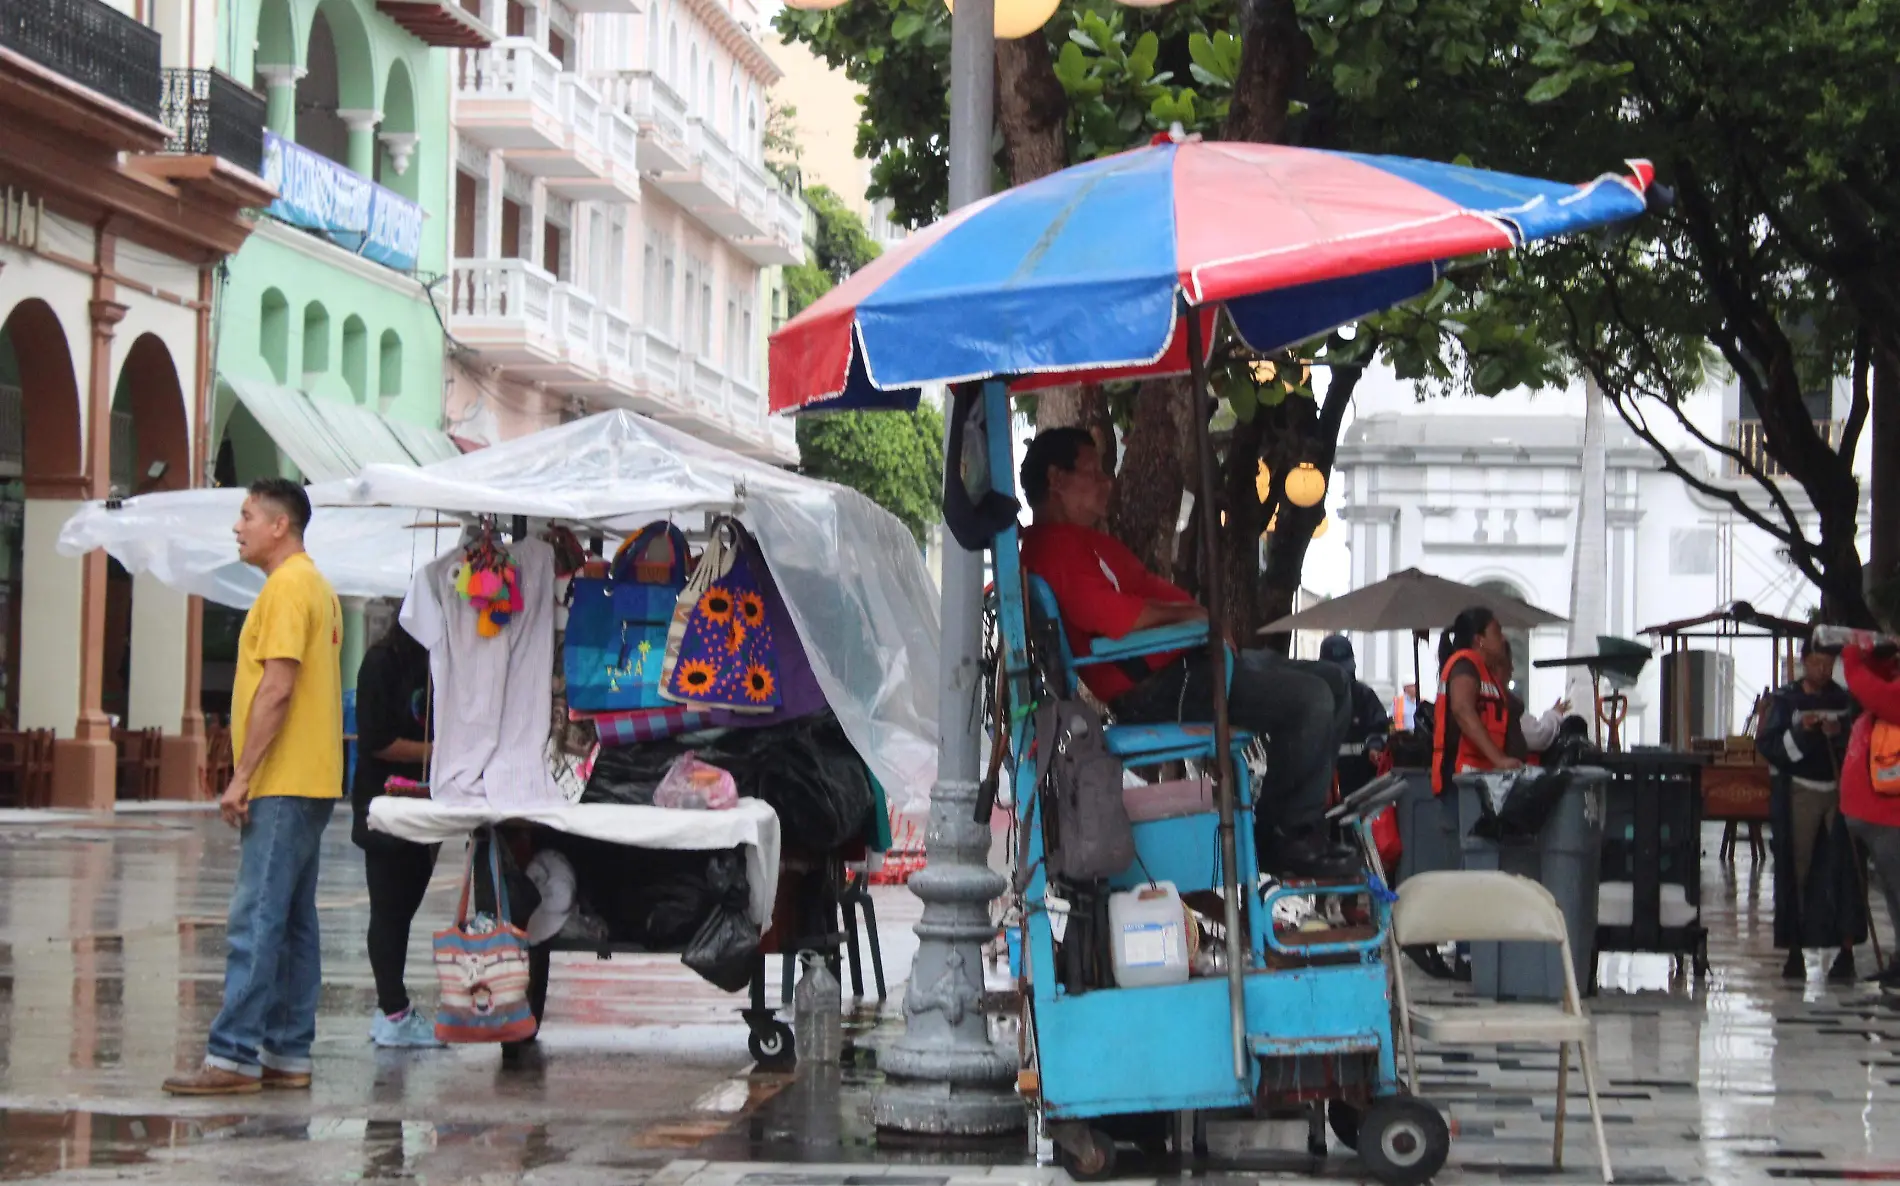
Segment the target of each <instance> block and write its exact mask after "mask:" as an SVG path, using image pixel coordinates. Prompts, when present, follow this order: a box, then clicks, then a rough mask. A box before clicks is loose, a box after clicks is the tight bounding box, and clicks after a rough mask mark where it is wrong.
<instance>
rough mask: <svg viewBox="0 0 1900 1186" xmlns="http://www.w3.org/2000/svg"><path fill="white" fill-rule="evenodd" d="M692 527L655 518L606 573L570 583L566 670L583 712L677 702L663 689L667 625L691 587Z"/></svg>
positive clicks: (572, 702) (571, 703)
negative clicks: (688, 574) (688, 534)
mask: <svg viewBox="0 0 1900 1186" xmlns="http://www.w3.org/2000/svg"><path fill="white" fill-rule="evenodd" d="M686 558H687V546H686V535H685V533H684V532H682V531H680V529H679V528H677V527H675V526H673V525H672V524H671V523H651V524H648V525H647V526H646V527H644V528H642V529H641V531H640V534H638V535H636V536H634V537H633V538H632V539H629V540H627V541H626V542H625V543H623V544H621V545H620V549H619V550H618V551H617V552H615V553H614V559H613V567H612V569H611V570H610V571H609V574H608V575H607V576H606V577H604V578H603V577H585V576H578V577H575V578H574V580H573V583H572V584H571V585H570V586H569V597H568V610H567V636H566V641H565V642H564V643H563V644H562V649H561V661H562V670H563V672H564V673H565V674H566V676H567V704H568V707H569V708H573V709H579V710H581V711H583V712H620V711H625V710H628V709H642V708H665V707H671V706H670V705H669V704H668V702H667V700H666V698H665V697H663V696H662V695H661V694H660V679H661V676H662V674H663V669H664V667H665V662H666V633H667V627H668V626H669V625H670V624H671V622H672V620H673V607H674V605H675V604H676V603H677V602H678V601H679V595H680V590H682V589H684V588H685V587H686Z"/></svg>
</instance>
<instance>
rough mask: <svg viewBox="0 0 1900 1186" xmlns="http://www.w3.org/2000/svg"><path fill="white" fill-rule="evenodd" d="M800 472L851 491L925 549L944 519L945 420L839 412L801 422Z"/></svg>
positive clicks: (927, 409)
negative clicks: (932, 530) (894, 519)
mask: <svg viewBox="0 0 1900 1186" xmlns="http://www.w3.org/2000/svg"><path fill="white" fill-rule="evenodd" d="M798 453H799V457H800V458H801V461H800V465H799V469H800V470H801V472H803V473H806V474H808V475H810V476H812V477H815V478H823V479H825V480H826V481H830V482H836V483H838V484H839V485H841V486H849V487H851V488H852V489H853V490H856V491H858V492H859V493H860V494H863V495H864V496H865V497H867V498H869V499H871V501H873V502H875V503H877V504H878V505H879V506H881V507H883V508H884V509H885V510H887V511H889V512H890V513H891V514H893V515H896V516H897V518H898V519H899V520H901V521H902V522H903V524H904V526H906V527H908V528H910V533H911V534H912V535H913V536H915V537H916V538H917V542H918V544H919V545H921V544H922V543H923V542H924V538H925V533H926V532H927V531H928V530H929V528H930V526H931V524H933V523H935V522H937V520H938V519H939V518H940V517H941V516H940V510H941V504H940V499H941V496H942V490H943V469H942V460H941V459H942V457H943V416H942V415H941V414H940V413H939V412H938V411H937V410H936V409H935V408H932V407H931V406H930V405H928V404H924V405H921V406H919V407H918V409H917V410H916V411H915V412H912V413H909V414H905V413H901V412H838V413H835V414H832V415H819V416H803V417H800V418H799V420H798Z"/></svg>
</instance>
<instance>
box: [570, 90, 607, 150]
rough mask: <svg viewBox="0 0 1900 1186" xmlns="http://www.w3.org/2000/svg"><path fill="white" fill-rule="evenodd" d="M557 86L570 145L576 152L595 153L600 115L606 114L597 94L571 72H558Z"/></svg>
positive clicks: (597, 148)
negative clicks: (568, 131) (568, 132)
mask: <svg viewBox="0 0 1900 1186" xmlns="http://www.w3.org/2000/svg"><path fill="white" fill-rule="evenodd" d="M559 86H560V96H561V102H560V112H561V120H562V122H563V123H565V124H566V125H567V126H568V128H569V129H570V131H571V132H572V134H573V139H572V141H571V147H572V148H573V149H574V150H575V151H576V152H582V153H589V154H595V153H598V152H599V151H600V148H601V123H602V117H603V116H604V115H605V114H606V112H605V111H604V110H603V109H602V107H601V105H600V95H599V94H598V93H596V92H595V90H594V88H593V87H590V86H588V85H587V84H586V83H584V82H582V81H581V80H580V79H579V78H577V77H576V76H574V75H572V74H565V73H564V74H562V75H561V77H560V83H559Z"/></svg>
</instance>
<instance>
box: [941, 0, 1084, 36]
mask: <svg viewBox="0 0 1900 1186" xmlns="http://www.w3.org/2000/svg"><path fill="white" fill-rule="evenodd" d="M1061 3H1062V0H996V38H997V40H999V41H1014V40H1016V39H1017V38H1019V37H1027V36H1029V35H1030V34H1031V33H1034V32H1035V31H1036V30H1038V29H1040V28H1042V27H1043V26H1044V25H1046V24H1048V23H1049V18H1050V17H1052V16H1054V15H1055V14H1056V8H1057V7H1058V6H1059V5H1060V4H1061ZM943 6H944V7H945V8H948V9H949V10H950V11H951V12H955V11H956V10H957V6H956V3H955V0H943Z"/></svg>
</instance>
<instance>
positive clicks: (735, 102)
mask: <svg viewBox="0 0 1900 1186" xmlns="http://www.w3.org/2000/svg"><path fill="white" fill-rule="evenodd" d="M742 110H743V107H742V105H741V104H740V102H739V63H737V62H734V63H733V64H732V95H731V98H730V101H729V102H728V103H727V104H726V138H727V139H728V140H730V141H731V142H732V146H733V147H734V148H736V149H738V150H739V151H740V152H742V153H744V154H745V156H746V157H747V158H748V159H749V158H750V157H751V156H752V153H751V150H750V149H748V148H747V147H746V143H745V141H743V140H741V139H740V138H739V133H740V131H741V130H742V126H743V125H742V121H741V117H740V112H741V111H742Z"/></svg>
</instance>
